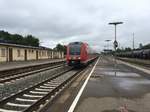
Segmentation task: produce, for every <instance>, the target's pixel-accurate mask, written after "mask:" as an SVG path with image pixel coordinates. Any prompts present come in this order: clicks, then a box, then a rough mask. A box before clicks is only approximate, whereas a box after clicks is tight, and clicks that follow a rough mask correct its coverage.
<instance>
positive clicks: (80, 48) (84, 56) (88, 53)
mask: <svg viewBox="0 0 150 112" xmlns="http://www.w3.org/2000/svg"><path fill="white" fill-rule="evenodd" d="M94 58H96V55H95V53H94V52H93V50H91V48H90V47H89V46H88V44H87V43H83V42H72V43H69V44H68V46H67V55H66V60H67V64H68V65H69V66H74V65H86V64H87V63H88V62H90V61H91V60H92V59H94Z"/></svg>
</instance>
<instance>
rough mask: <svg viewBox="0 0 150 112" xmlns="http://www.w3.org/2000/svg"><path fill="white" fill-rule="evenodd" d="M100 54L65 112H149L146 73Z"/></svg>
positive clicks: (149, 104) (149, 96)
mask: <svg viewBox="0 0 150 112" xmlns="http://www.w3.org/2000/svg"><path fill="white" fill-rule="evenodd" d="M116 62H117V64H115V61H114V59H113V58H110V57H103V58H100V59H99V60H98V63H97V65H96V67H95V69H94V71H93V73H92V74H91V77H90V78H89V80H88V83H87V85H86V86H85V88H84V90H83V93H82V95H81V97H80V98H79V101H78V102H77V101H75V100H74V102H76V104H77V105H76V106H75V109H74V110H71V111H69V112H150V80H149V79H150V74H147V73H144V72H143V71H140V70H137V69H135V68H132V67H129V66H127V65H125V64H124V63H122V62H120V61H116Z"/></svg>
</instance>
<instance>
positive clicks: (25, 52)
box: [24, 49, 27, 61]
mask: <svg viewBox="0 0 150 112" xmlns="http://www.w3.org/2000/svg"><path fill="white" fill-rule="evenodd" d="M24 60H25V61H27V50H26V49H25V50H24Z"/></svg>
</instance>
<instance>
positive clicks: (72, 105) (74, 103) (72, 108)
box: [68, 58, 99, 112]
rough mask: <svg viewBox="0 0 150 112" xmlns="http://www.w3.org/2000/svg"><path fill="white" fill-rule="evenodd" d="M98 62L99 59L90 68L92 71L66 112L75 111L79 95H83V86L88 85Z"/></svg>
mask: <svg viewBox="0 0 150 112" xmlns="http://www.w3.org/2000/svg"><path fill="white" fill-rule="evenodd" d="M98 61H99V58H98V60H97V62H96V63H95V65H94V67H93V68H92V70H91V72H90V74H89V76H88V77H87V79H86V80H85V82H84V84H83V85H82V87H81V89H80V91H79V92H78V94H77V96H76V98H75V99H74V101H73V103H72V104H71V106H70V108H69V110H68V112H73V111H74V109H75V107H76V105H77V103H78V101H79V99H80V97H81V95H82V93H83V90H84V88H85V86H86V85H87V83H88V81H89V79H90V77H91V75H92V73H93V72H94V69H95V67H96V65H97V63H98Z"/></svg>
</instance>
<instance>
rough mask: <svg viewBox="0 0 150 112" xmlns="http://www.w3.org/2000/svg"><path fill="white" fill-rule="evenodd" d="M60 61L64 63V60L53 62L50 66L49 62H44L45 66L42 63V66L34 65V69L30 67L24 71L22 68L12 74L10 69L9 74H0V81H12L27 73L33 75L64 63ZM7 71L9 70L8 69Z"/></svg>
mask: <svg viewBox="0 0 150 112" xmlns="http://www.w3.org/2000/svg"><path fill="white" fill-rule="evenodd" d="M61 63H64V62H59V63H53V64H51V66H50V65H49V64H46V66H45V65H44V67H41V66H42V65H40V67H41V68H39V67H36V69H35V67H33V69H30V70H29V71H27V72H25V71H26V70H25V71H24V70H23V71H22V72H18V73H13V74H11V73H12V70H10V74H9V73H8V74H5V75H3V74H2V75H0V83H6V82H10V81H14V80H17V79H21V78H23V77H26V76H29V75H33V74H35V73H39V72H43V71H46V70H50V69H54V68H59V67H61V66H63V65H64V64H61ZM31 68H32V67H31ZM37 68H38V69H37ZM20 69H23V68H19V70H20ZM25 69H26V68H25ZM16 70H17V69H15V71H16ZM31 70H32V71H31ZM7 72H9V70H8V71H7ZM5 73H6V72H5Z"/></svg>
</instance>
